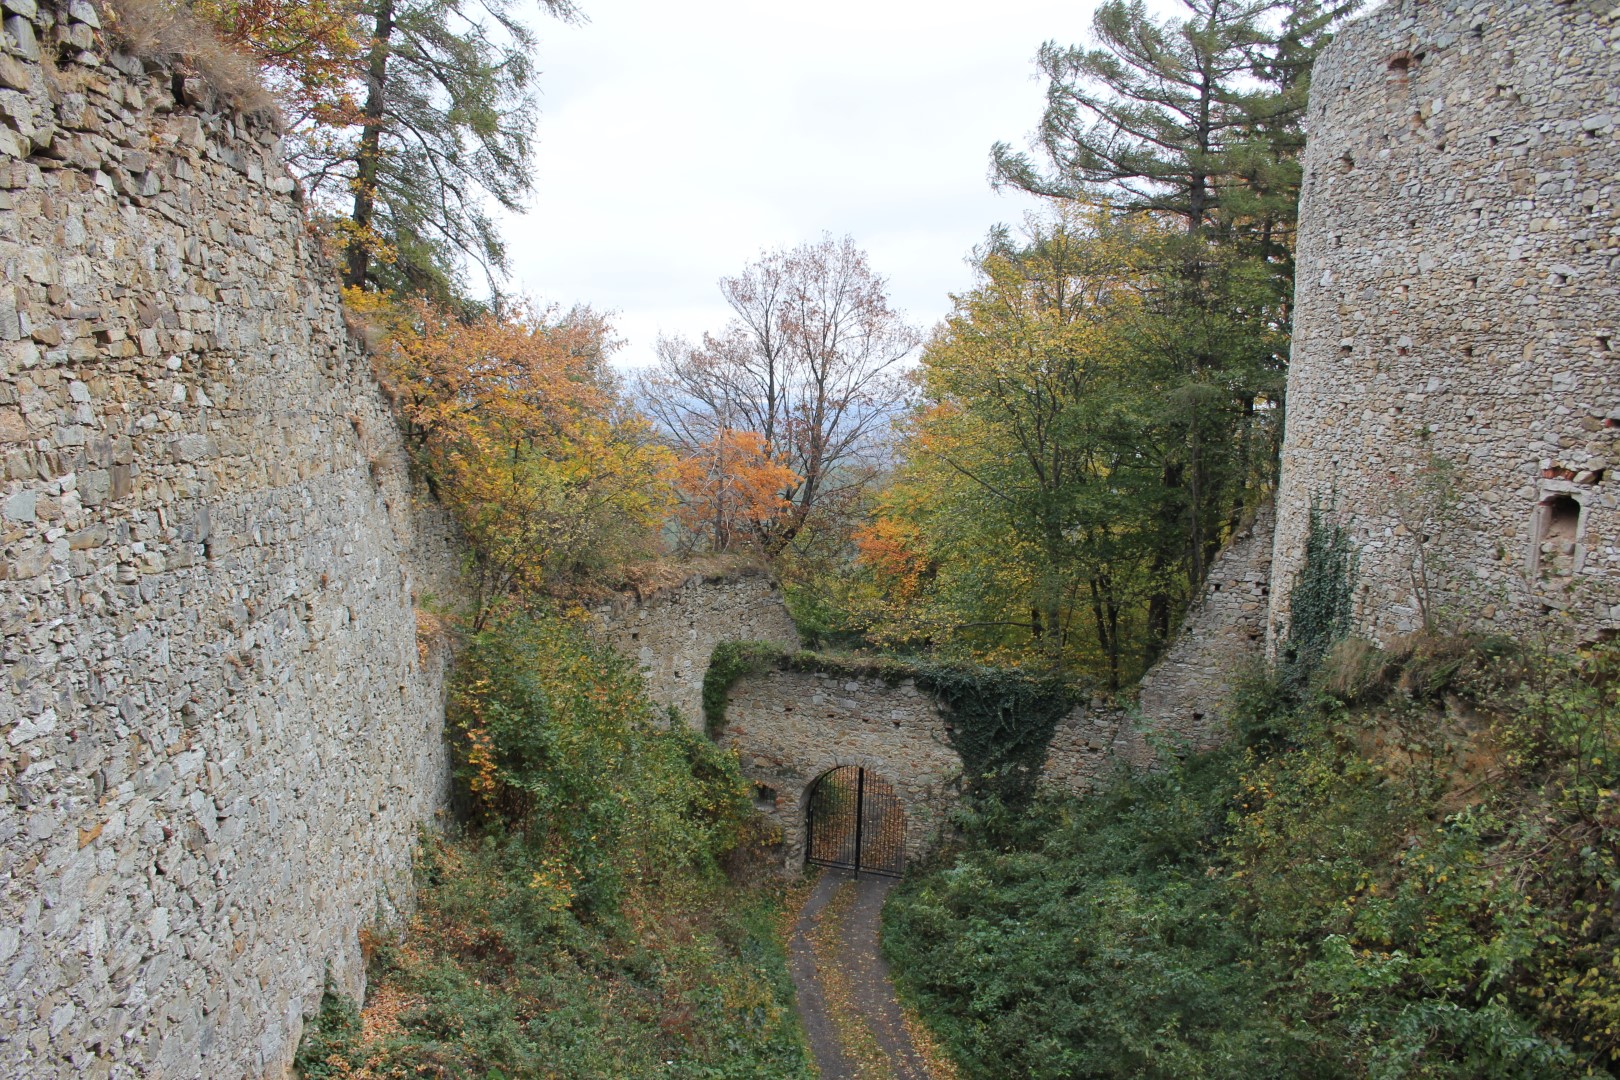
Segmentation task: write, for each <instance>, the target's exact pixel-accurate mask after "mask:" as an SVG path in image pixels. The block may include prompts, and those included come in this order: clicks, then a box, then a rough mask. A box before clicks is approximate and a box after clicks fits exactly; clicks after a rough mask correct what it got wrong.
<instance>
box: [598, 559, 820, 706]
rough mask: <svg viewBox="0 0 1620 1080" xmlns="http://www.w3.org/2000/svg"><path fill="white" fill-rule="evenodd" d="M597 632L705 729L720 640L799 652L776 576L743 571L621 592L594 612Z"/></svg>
mask: <svg viewBox="0 0 1620 1080" xmlns="http://www.w3.org/2000/svg"><path fill="white" fill-rule="evenodd" d="M593 614H594V616H595V622H596V626H597V630H598V633H599V634H600V636H601V637H602V638H603V639H604V640H605V641H607V642H608V643H609V644H611V645H613V646H614V647H616V648H617V649H618V650H619V652H621V653H623V654H624V655H625V656H630V657H635V658H637V659H638V660H639V661H640V664H641V672H642V675H643V676H644V677H645V678H646V680H647V691H648V693H649V694H650V695H651V696H652V699H653V700H654V701H656V702H658V703H659V704H661V705H672V706H674V707H675V708H677V709H679V710H680V713H681V715H682V716H683V717H684V718H685V719H686V722H687V723H688V724H690V725H691V726H692V727H694V728H696V729H698V730H702V728H703V675H704V673H705V672H707V671H708V670H709V657H710V656H711V655H712V654H713V653H714V647H715V646H716V645H718V644H719V643H720V642H722V641H769V642H771V643H773V644H775V645H780V646H782V647H783V648H786V649H797V648H798V647H799V632H798V630H797V629H796V628H795V627H794V625H793V619H792V617H791V616H790V615H789V614H788V611H787V607H786V606H785V605H784V604H783V603H782V594H781V590H780V588H779V587H778V586H777V584H776V582H775V581H773V580H772V579H771V578H770V576H769V575H768V574H766V573H764V572H763V571H761V570H758V569H756V568H754V567H746V566H745V567H742V568H740V569H738V570H737V571H734V572H733V573H731V574H727V575H725V576H723V577H720V578H706V577H704V576H703V575H697V576H695V577H690V578H687V579H686V580H685V581H682V582H680V583H679V584H677V585H674V586H671V587H669V588H667V589H662V590H659V591H657V592H655V593H653V594H652V595H650V596H641V595H638V594H635V593H623V594H621V595H619V596H617V597H615V598H614V599H613V600H612V601H610V602H609V603H606V604H602V605H600V606H598V607H597V608H596V609H595V611H594V613H593Z"/></svg>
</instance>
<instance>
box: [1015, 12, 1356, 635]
mask: <svg viewBox="0 0 1620 1080" xmlns="http://www.w3.org/2000/svg"><path fill="white" fill-rule="evenodd" d="M1359 3H1360V0H1339V2H1336V3H1335V2H1329V3H1324V2H1321V0H1179V6H1180V8H1181V9H1182V10H1181V13H1180V14H1179V15H1178V16H1176V17H1172V18H1167V19H1165V20H1163V21H1155V20H1154V19H1153V18H1151V17H1150V16H1149V14H1148V12H1147V9H1146V6H1145V5H1144V4H1143V3H1142V2H1141V0H1108V2H1105V3H1103V4H1102V5H1100V6H1099V7H1098V8H1097V11H1096V14H1095V16H1094V21H1093V33H1094V36H1095V39H1096V44H1095V46H1094V47H1090V48H1085V47H1069V46H1061V45H1058V44H1057V43H1055V42H1047V43H1046V44H1045V45H1043V46H1042V47H1041V51H1040V54H1039V61H1038V62H1039V65H1040V68H1041V70H1042V72H1043V73H1044V74H1045V75H1046V77H1047V80H1048V86H1047V105H1046V111H1045V114H1044V116H1043V117H1042V121H1041V126H1040V129H1039V131H1038V133H1037V135H1036V137H1035V139H1034V141H1033V147H1032V149H1033V150H1035V151H1036V152H1037V154H1038V157H1039V158H1040V159H1043V160H1041V161H1039V162H1038V161H1037V157H1036V156H1032V155H1031V154H1030V153H1024V152H1019V151H1016V150H1014V149H1013V148H1012V147H1010V146H1008V145H1007V144H1006V143H1001V144H998V145H997V146H996V147H995V148H994V150H993V151H992V160H993V175H994V179H995V182H996V183H997V184H1000V185H1008V186H1013V187H1018V188H1022V189H1024V190H1027V191H1030V192H1033V193H1036V194H1039V195H1045V196H1050V197H1057V198H1065V199H1075V200H1080V201H1083V202H1086V203H1089V204H1093V205H1099V206H1103V207H1107V208H1110V209H1112V210H1114V211H1116V212H1119V213H1124V214H1130V215H1148V216H1151V217H1154V218H1156V219H1158V220H1160V221H1165V222H1173V223H1175V224H1176V225H1178V226H1179V228H1178V229H1176V230H1175V232H1174V233H1173V234H1171V235H1169V236H1167V237H1166V239H1165V241H1164V243H1163V244H1162V246H1161V253H1160V257H1159V260H1158V262H1159V266H1158V270H1157V272H1156V273H1154V274H1152V275H1150V277H1151V279H1152V280H1151V287H1150V296H1149V301H1150V302H1149V304H1148V308H1147V315H1148V316H1149V317H1148V318H1147V319H1145V320H1144V323H1143V331H1142V333H1143V339H1142V343H1143V345H1144V347H1146V348H1147V349H1149V350H1151V351H1154V352H1156V353H1157V354H1158V356H1159V357H1160V358H1161V359H1162V360H1163V361H1165V362H1166V363H1165V367H1166V370H1168V371H1170V372H1172V373H1173V376H1172V377H1171V378H1169V379H1168V380H1167V382H1166V384H1165V389H1164V392H1163V394H1162V395H1161V398H1160V408H1161V410H1162V420H1163V423H1164V424H1165V426H1166V427H1167V428H1169V429H1171V430H1176V431H1179V432H1180V438H1179V444H1180V447H1181V450H1180V452H1179V453H1177V454H1172V455H1170V456H1169V457H1167V459H1166V460H1165V462H1164V470H1163V475H1162V482H1163V483H1164V485H1165V486H1166V487H1167V488H1170V489H1172V490H1173V491H1174V492H1175V495H1176V500H1177V501H1178V502H1179V504H1180V506H1181V510H1180V511H1179V513H1177V514H1176V515H1175V517H1176V520H1179V521H1180V522H1181V525H1182V527H1181V528H1180V529H1170V530H1166V532H1165V539H1166V542H1167V549H1166V550H1165V552H1164V553H1163V554H1162V556H1161V557H1162V559H1163V560H1164V561H1165V562H1167V563H1171V564H1174V563H1180V564H1181V565H1182V566H1183V567H1184V569H1185V571H1186V575H1187V578H1188V584H1189V586H1190V587H1191V588H1192V589H1193V590H1196V589H1197V588H1198V587H1199V586H1200V585H1201V584H1202V581H1203V578H1204V576H1205V573H1206V572H1207V568H1208V565H1209V560H1210V558H1211V557H1212V556H1213V555H1214V553H1215V551H1216V550H1217V549H1218V548H1219V546H1220V543H1221V541H1222V540H1223V539H1224V537H1225V535H1226V533H1227V532H1228V531H1229V530H1230V528H1231V526H1232V525H1233V524H1235V522H1236V519H1237V517H1238V516H1239V514H1240V513H1241V512H1242V509H1243V506H1244V503H1245V501H1246V500H1247V499H1248V498H1249V497H1250V495H1251V493H1252V492H1253V490H1254V489H1255V488H1256V487H1261V486H1264V485H1265V484H1266V483H1267V482H1268V478H1269V471H1270V462H1271V458H1272V456H1273V453H1274V450H1275V442H1276V439H1277V438H1278V436H1279V431H1278V425H1277V424H1276V423H1275V415H1274V413H1271V411H1270V410H1268V409H1266V408H1264V407H1261V408H1257V406H1265V405H1275V404H1276V403H1277V402H1279V401H1280V399H1281V395H1282V388H1283V370H1284V365H1285V363H1286V354H1287V328H1288V317H1289V310H1290V305H1291V301H1292V285H1293V262H1292V250H1293V228H1294V222H1295V218H1296V207H1297V204H1298V198H1299V184H1300V170H1299V163H1298V156H1299V150H1300V148H1301V146H1302V145H1303V141H1304V137H1303V121H1304V115H1305V104H1306V98H1307V94H1308V91H1309V85H1310V68H1311V64H1312V62H1313V61H1314V59H1315V57H1316V54H1317V53H1318V52H1319V51H1320V50H1321V48H1322V47H1323V46H1324V45H1325V44H1326V43H1327V40H1328V38H1329V33H1330V31H1331V28H1332V27H1333V25H1334V24H1335V23H1336V21H1337V20H1339V19H1340V18H1342V17H1343V16H1345V15H1347V14H1348V13H1350V12H1351V11H1353V10H1354V9H1355V8H1356V7H1357V6H1359ZM1171 545H1173V546H1171ZM1171 608H1172V603H1171V598H1170V597H1169V596H1168V595H1165V596H1160V597H1157V598H1155V601H1154V604H1153V613H1152V615H1151V622H1152V623H1153V624H1154V626H1155V628H1156V630H1157V632H1158V633H1159V634H1160V635H1167V634H1168V632H1169V619H1170V612H1171Z"/></svg>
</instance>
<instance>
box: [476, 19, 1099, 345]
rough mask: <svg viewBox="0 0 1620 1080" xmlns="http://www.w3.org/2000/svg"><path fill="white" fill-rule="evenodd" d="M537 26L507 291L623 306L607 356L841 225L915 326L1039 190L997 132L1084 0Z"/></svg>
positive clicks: (936, 314)
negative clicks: (999, 151) (1010, 180)
mask: <svg viewBox="0 0 1620 1080" xmlns="http://www.w3.org/2000/svg"><path fill="white" fill-rule="evenodd" d="M580 2H581V6H582V7H583V8H584V10H585V14H586V15H587V17H588V18H589V20H590V21H589V22H587V23H585V24H583V25H579V26H567V25H562V24H559V23H556V22H555V21H552V20H549V19H547V20H538V19H537V20H536V22H535V25H536V27H537V29H538V30H539V32H540V36H541V47H540V55H539V67H540V69H541V72H542V74H541V76H540V91H541V98H540V102H541V109H542V116H541V121H540V131H539V147H538V152H537V154H536V161H537V183H536V191H535V197H534V199H533V201H532V203H531V209H530V210H529V212H528V213H527V214H525V215H524V216H522V217H521V218H515V219H512V220H511V221H509V222H508V223H507V226H506V236H507V240H508V246H509V249H510V251H511V254H512V270H513V280H512V282H511V283H510V287H512V288H515V289H517V290H519V291H522V292H526V293H528V294H530V295H533V296H537V297H540V298H541V299H544V300H548V301H555V302H558V303H561V304H565V305H567V304H572V303H574V302H576V301H579V302H586V303H590V304H592V305H593V306H595V307H597V308H599V309H606V310H611V311H614V312H616V313H617V314H616V318H615V320H614V321H615V324H616V326H617V327H618V329H619V332H620V334H621V335H622V336H623V337H624V338H625V339H626V340H627V342H628V344H627V346H626V348H625V350H624V352H623V353H621V354H620V360H621V362H622V363H624V364H626V365H640V364H644V363H647V362H649V361H650V360H651V359H652V355H653V353H652V349H653V341H654V339H655V337H656V336H657V335H658V333H660V332H664V333H680V334H685V335H688V336H690V337H697V336H698V335H700V334H701V333H702V332H703V331H705V330H718V329H720V328H721V326H723V325H724V324H725V322H726V320H727V318H728V314H729V312H728V309H727V308H726V307H725V304H724V302H723V301H722V300H721V299H720V295H719V291H718V289H717V288H716V285H715V283H716V281H717V280H718V279H719V278H720V277H722V276H724V275H730V274H736V273H738V272H739V271H741V270H742V268H743V267H744V266H745V265H746V264H747V263H748V262H750V261H751V260H752V259H753V258H755V257H756V256H757V255H758V254H759V253H760V252H761V251H762V250H763V249H766V248H776V247H783V246H792V245H794V244H797V243H799V242H801V241H805V240H814V239H817V238H818V237H819V236H820V235H821V233H822V232H823V231H826V232H830V233H832V234H833V235H834V236H841V235H843V234H844V233H849V234H850V235H852V236H853V237H854V238H855V241H856V243H857V244H859V245H861V246H862V247H864V248H865V249H866V251H867V252H868V254H869V255H870V256H871V261H872V265H873V268H874V269H875V270H876V271H877V272H878V273H880V274H882V275H883V276H885V277H886V278H888V279H889V283H890V296H891V299H892V300H893V302H894V303H895V305H896V306H897V307H899V308H901V309H902V310H903V311H905V312H906V313H907V315H908V316H909V317H910V318H911V320H912V321H913V322H915V323H918V324H920V325H922V326H924V327H925V328H926V327H929V326H932V325H933V324H934V323H935V322H937V321H938V320H939V319H940V318H941V317H942V316H944V314H945V313H946V312H947V311H948V310H949V308H950V300H949V297H948V294H949V293H950V292H951V291H952V290H960V289H963V288H964V287H966V286H967V285H968V284H969V283H970V282H971V280H972V275H971V271H970V270H969V268H968V266H967V265H966V263H965V261H964V260H965V258H966V256H967V255H968V252H969V250H970V249H971V248H972V247H973V245H975V244H976V243H978V242H979V241H980V240H982V239H983V238H984V236H985V233H986V232H987V231H988V230H989V228H990V227H991V226H992V225H994V224H996V223H997V222H1007V223H1010V224H1016V223H1017V222H1018V221H1019V220H1021V219H1022V217H1023V215H1024V214H1025V212H1026V211H1028V210H1030V209H1032V208H1033V207H1034V204H1035V200H1033V199H1030V198H1028V197H1026V196H1022V195H1017V194H1013V193H1004V194H996V193H994V192H992V191H991V190H990V186H989V183H988V180H987V175H988V169H989V153H990V146H991V144H992V143H994V142H995V141H997V140H998V139H1005V140H1007V141H1009V142H1012V143H1014V144H1015V145H1022V144H1023V143H1024V141H1025V139H1026V138H1027V136H1028V134H1029V133H1030V132H1032V131H1033V130H1034V129H1035V126H1036V125H1037V123H1038V122H1039V120H1040V115H1041V109H1042V95H1043V92H1044V84H1043V83H1042V82H1039V81H1037V80H1036V79H1035V78H1034V74H1035V67H1034V62H1033V61H1034V56H1035V52H1036V50H1037V49H1038V48H1039V47H1040V44H1041V42H1042V41H1045V40H1047V39H1049V38H1053V39H1056V40H1058V41H1061V42H1064V43H1079V42H1081V41H1084V40H1085V38H1086V34H1087V30H1088V29H1089V25H1090V12H1091V7H1092V4H1091V3H1089V2H1087V0H1000V2H999V3H996V4H984V3H968V2H966V0H930V2H928V3H922V2H920V0H815V2H810V3H806V2H800V3H794V4H788V3H779V2H771V0H688V2H685V3H679V2H673V0H580Z"/></svg>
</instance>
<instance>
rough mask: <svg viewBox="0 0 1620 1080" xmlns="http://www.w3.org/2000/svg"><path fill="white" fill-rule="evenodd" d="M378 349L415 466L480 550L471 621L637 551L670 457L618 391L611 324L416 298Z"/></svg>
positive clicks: (659, 504) (580, 314)
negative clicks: (468, 312) (458, 307)
mask: <svg viewBox="0 0 1620 1080" xmlns="http://www.w3.org/2000/svg"><path fill="white" fill-rule="evenodd" d="M394 322H395V325H394V327H393V330H392V332H391V333H390V336H389V339H388V341H387V343H386V345H385V346H384V348H383V350H382V352H381V354H380V357H379V361H380V368H381V370H380V371H379V376H380V377H381V379H382V380H383V382H384V384H385V385H386V386H387V387H388V389H389V392H390V393H391V394H392V396H393V397H394V400H395V402H396V404H397V407H398V409H399V412H400V416H401V419H402V421H403V422H404V426H405V431H406V437H407V440H408V441H409V444H410V445H411V447H412V449H413V453H414V456H415V458H416V461H417V463H418V464H419V465H420V466H421V467H422V468H423V470H424V471H425V473H426V474H427V477H428V480H429V483H430V484H431V486H432V487H433V489H434V491H435V493H436V494H437V495H438V497H439V499H440V500H441V501H442V502H443V503H444V504H445V505H446V506H447V507H448V508H449V509H450V511H451V513H452V514H454V515H455V518H456V520H457V521H458V522H459V523H460V525H461V527H462V529H463V530H465V532H466V534H467V539H468V540H469V541H470V547H471V548H472V552H473V554H472V557H471V558H472V563H471V569H472V575H471V576H472V582H473V585H474V587H475V590H476V593H475V595H476V601H477V603H476V610H475V612H474V617H473V627H474V629H481V628H482V626H483V624H484V623H485V622H486V621H487V619H488V617H489V615H490V613H491V612H492V611H493V610H494V608H495V607H496V606H497V603H498V602H499V601H501V600H502V599H504V598H506V597H508V596H510V595H512V594H513V593H514V592H515V591H524V590H532V589H536V588H538V587H540V586H541V585H542V584H544V583H546V582H549V581H556V580H560V579H565V578H568V577H571V576H574V575H576V574H579V573H581V572H583V571H586V570H589V569H592V568H596V567H601V566H605V565H611V564H612V563H613V562H615V561H618V560H622V559H627V558H630V557H633V556H634V555H635V554H637V553H639V552H640V551H642V550H643V549H644V548H645V546H646V545H647V544H649V543H650V542H651V540H652V536H653V532H654V529H655V528H656V526H657V525H658V523H659V522H660V521H661V520H662V518H663V516H664V514H665V512H666V511H667V509H668V506H669V501H670V494H669V492H670V483H669V481H670V479H671V473H672V468H673V462H672V459H671V456H670V454H669V452H668V451H667V450H665V449H663V448H662V447H660V446H659V445H657V444H656V443H655V442H654V441H653V440H652V439H651V438H650V434H651V433H650V430H649V428H648V425H647V422H646V421H645V420H644V419H642V418H641V417H640V416H639V415H638V414H636V413H635V412H634V411H633V410H632V409H631V408H630V407H629V406H628V405H627V404H626V402H625V401H624V398H623V396H622V395H621V394H620V392H619V387H618V384H617V381H616V380H615V378H614V375H613V372H612V369H611V368H610V367H609V366H608V364H607V357H608V356H609V354H610V353H611V351H612V348H613V345H614V342H613V339H612V336H611V331H610V328H609V326H608V325H607V323H606V321H605V320H604V319H603V318H602V317H601V316H599V315H597V314H595V313H594V312H592V311H590V310H588V309H578V308H576V309H575V310H573V311H570V312H568V313H566V314H563V315H559V314H558V313H557V312H556V311H554V310H539V309H534V308H523V309H520V310H517V311H516V312H513V313H509V314H507V315H504V316H496V315H491V314H485V315H482V316H479V317H477V318H472V319H460V318H457V317H455V316H454V315H452V314H451V313H450V312H448V311H447V310H445V309H443V308H440V307H436V306H433V305H430V304H428V303H425V302H420V301H418V302H413V303H411V304H408V305H405V306H404V307H403V308H402V309H401V311H400V313H399V314H398V315H397V316H396V318H395V320H394Z"/></svg>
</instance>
